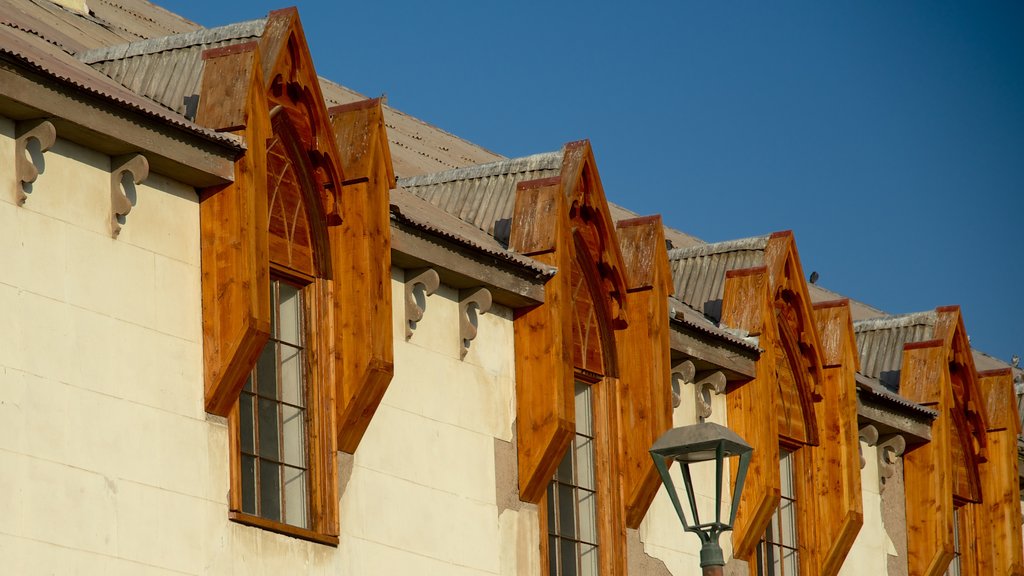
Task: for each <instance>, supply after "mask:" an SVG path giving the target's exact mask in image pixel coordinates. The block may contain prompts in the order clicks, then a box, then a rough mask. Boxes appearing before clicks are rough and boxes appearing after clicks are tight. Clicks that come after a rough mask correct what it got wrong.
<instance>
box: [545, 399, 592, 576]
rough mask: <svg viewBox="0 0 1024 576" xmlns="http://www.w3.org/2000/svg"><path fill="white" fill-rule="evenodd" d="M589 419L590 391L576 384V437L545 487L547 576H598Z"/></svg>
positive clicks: (590, 423)
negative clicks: (546, 494) (546, 499)
mask: <svg viewBox="0 0 1024 576" xmlns="http://www.w3.org/2000/svg"><path fill="white" fill-rule="evenodd" d="M593 419H594V409H593V395H592V392H591V388H590V386H589V385H587V384H584V383H582V382H577V383H576V435H575V437H574V438H573V443H572V446H571V447H570V449H569V450H568V451H566V454H565V457H564V458H563V459H562V462H561V463H560V464H559V466H558V470H557V471H556V472H555V477H554V479H553V480H552V481H551V484H549V485H548V511H547V512H548V569H549V572H550V575H551V576H570V575H571V576H577V575H578V576H596V575H597V574H598V546H597V531H598V528H597V525H598V516H597V486H596V483H595V474H594V425H593Z"/></svg>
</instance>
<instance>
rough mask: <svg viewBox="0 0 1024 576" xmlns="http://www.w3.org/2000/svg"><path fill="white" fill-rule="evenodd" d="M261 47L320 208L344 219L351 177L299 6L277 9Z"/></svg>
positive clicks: (272, 90) (267, 78)
mask: <svg viewBox="0 0 1024 576" xmlns="http://www.w3.org/2000/svg"><path fill="white" fill-rule="evenodd" d="M259 46H260V53H261V55H262V60H261V62H262V66H263V80H264V82H265V88H266V97H267V101H268V103H269V106H270V107H271V109H276V108H277V107H278V106H280V107H282V108H284V109H285V110H287V111H288V112H289V116H290V117H291V118H292V120H293V128H294V129H295V132H296V134H297V136H298V141H299V142H301V143H302V146H303V153H304V154H305V155H306V157H307V161H308V163H309V165H310V166H311V168H312V174H313V178H312V181H313V182H314V183H315V190H316V193H317V197H318V202H319V204H320V211H321V213H322V214H323V216H324V219H325V221H326V222H327V224H328V225H330V226H335V225H337V224H339V223H340V222H341V216H340V211H339V194H340V192H341V186H342V183H343V182H344V181H345V175H344V171H343V170H342V166H341V164H340V162H339V159H340V158H341V155H340V154H339V153H338V148H337V143H336V142H335V139H334V132H333V130H332V128H331V122H330V118H329V116H328V113H327V109H326V107H325V106H324V98H323V93H322V92H321V90H320V82H319V79H318V77H317V74H316V70H315V68H314V67H313V58H312V56H311V55H310V53H309V47H308V45H307V43H306V36H305V33H304V32H303V30H302V24H301V22H300V21H299V13H298V10H296V9H295V8H285V9H282V10H275V11H273V12H271V13H270V14H269V15H268V16H267V24H266V27H265V28H264V30H263V35H262V36H261V37H260V40H259Z"/></svg>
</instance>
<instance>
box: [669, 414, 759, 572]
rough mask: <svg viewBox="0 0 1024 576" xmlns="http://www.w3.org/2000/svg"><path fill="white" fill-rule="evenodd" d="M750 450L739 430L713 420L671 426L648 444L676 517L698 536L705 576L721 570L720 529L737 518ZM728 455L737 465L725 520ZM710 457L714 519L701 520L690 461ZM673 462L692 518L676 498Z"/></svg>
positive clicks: (722, 564) (723, 529)
mask: <svg viewBox="0 0 1024 576" xmlns="http://www.w3.org/2000/svg"><path fill="white" fill-rule="evenodd" d="M753 451H754V449H753V448H751V446H750V444H747V443H746V442H744V441H743V439H742V438H740V437H739V435H738V434H736V433H735V432H733V431H732V430H729V429H728V428H726V427H725V426H721V425H719V424H715V423H714V422H701V423H700V424H694V425H692V426H682V427H680V428H673V429H671V430H669V431H668V432H665V433H664V434H662V435H661V438H658V440H657V442H655V443H654V446H652V447H651V450H650V452H651V458H653V459H654V466H655V467H657V469H658V473H659V474H661V481H662V483H664V484H665V489H666V490H668V495H669V498H671V499H672V504H673V505H674V506H675V508H676V514H678V515H679V520H680V521H681V522H682V523H683V529H685V530H686V531H687V532H693V533H694V534H696V535H697V536H698V537H699V538H700V541H701V549H700V566H701V568H703V570H704V576H720V575H721V574H722V567H723V566H725V556H724V555H723V554H722V547H721V545H719V543H718V537H719V536H721V534H722V532H727V531H729V530H732V526H733V523H734V522H735V521H736V509H737V508H738V507H739V503H740V494H741V493H742V492H743V481H744V480H746V477H747V468H748V467H749V466H750V456H751V453H752V452H753ZM731 456H739V465H738V467H737V469H736V487H735V489H734V490H733V494H732V507H731V509H730V510H729V519H728V521H727V522H723V521H722V483H723V481H724V478H723V474H724V467H723V463H724V462H725V459H726V458H729V457H731ZM712 460H713V461H714V462H715V495H714V499H715V519H714V520H713V521H710V522H701V521H700V515H699V514H698V513H697V496H696V494H694V491H693V479H692V478H691V477H690V464H692V463H695V462H709V461H712ZM672 462H678V463H679V469H680V471H681V472H682V476H683V483H684V485H685V487H686V494H687V496H688V498H689V501H690V513H691V518H692V519H693V521H692V522H688V521H687V520H686V515H685V514H684V513H683V506H682V504H680V502H679V493H678V492H677V491H676V486H675V483H674V482H673V481H672V477H671V476H670V475H669V473H668V467H669V465H670V464H671V463H672Z"/></svg>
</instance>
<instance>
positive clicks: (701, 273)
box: [668, 236, 768, 321]
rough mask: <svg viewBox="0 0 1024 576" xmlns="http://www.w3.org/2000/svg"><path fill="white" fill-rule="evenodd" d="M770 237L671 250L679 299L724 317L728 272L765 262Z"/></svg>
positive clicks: (669, 253)
mask: <svg viewBox="0 0 1024 576" xmlns="http://www.w3.org/2000/svg"><path fill="white" fill-rule="evenodd" d="M767 245H768V236H755V237H752V238H741V239H739V240H729V241H726V242H717V243H714V244H698V245H695V246H691V247H688V248H673V249H672V250H669V251H668V258H669V264H670V265H671V268H672V283H673V286H674V295H675V297H676V298H678V299H679V300H681V301H682V302H684V303H685V304H686V305H687V306H690V307H691V308H693V309H694V310H697V311H698V312H700V313H702V314H704V315H705V316H707V317H709V318H712V319H714V320H715V321H718V320H721V317H722V294H723V293H724V291H725V273H726V272H728V271H729V270H737V269H741V268H750V267H754V266H763V265H764V248H765V246H767Z"/></svg>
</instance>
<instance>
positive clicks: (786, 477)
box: [779, 450, 793, 498]
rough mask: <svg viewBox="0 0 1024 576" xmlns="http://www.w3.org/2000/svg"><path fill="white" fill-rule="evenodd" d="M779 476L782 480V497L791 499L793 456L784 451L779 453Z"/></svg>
mask: <svg viewBox="0 0 1024 576" xmlns="http://www.w3.org/2000/svg"><path fill="white" fill-rule="evenodd" d="M779 475H780V476H781V479H782V496H783V497H785V498H792V497H793V455H792V454H790V453H789V452H786V451H785V450H780V451H779Z"/></svg>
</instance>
